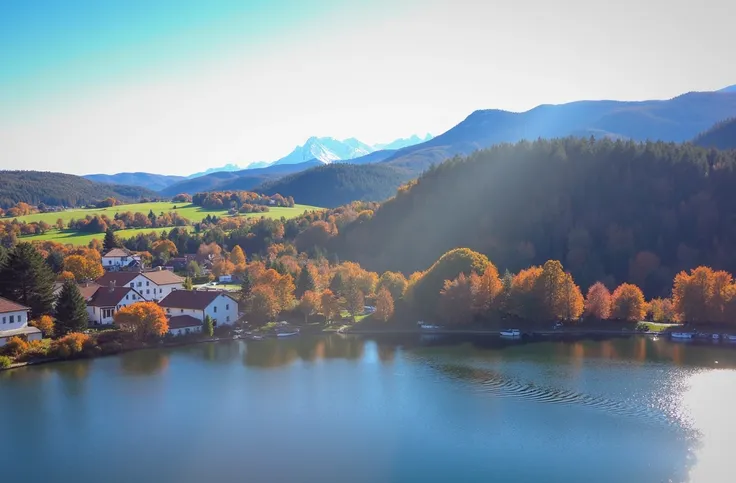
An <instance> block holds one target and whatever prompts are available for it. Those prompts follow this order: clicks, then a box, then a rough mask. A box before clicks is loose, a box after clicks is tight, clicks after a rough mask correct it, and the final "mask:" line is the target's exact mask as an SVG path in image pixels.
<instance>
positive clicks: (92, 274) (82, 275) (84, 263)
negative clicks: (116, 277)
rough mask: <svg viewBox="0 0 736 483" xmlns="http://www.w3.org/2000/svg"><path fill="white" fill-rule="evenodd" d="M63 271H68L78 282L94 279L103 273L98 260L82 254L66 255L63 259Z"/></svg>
mask: <svg viewBox="0 0 736 483" xmlns="http://www.w3.org/2000/svg"><path fill="white" fill-rule="evenodd" d="M64 271H65V272H70V273H71V274H72V275H73V276H74V278H75V279H76V280H77V281H78V282H81V281H83V280H94V279H97V278H99V277H101V276H102V275H103V274H104V273H105V270H104V269H103V268H102V264H101V263H100V262H99V261H98V260H96V259H94V258H90V257H87V256H84V255H69V256H68V257H66V258H65V259H64Z"/></svg>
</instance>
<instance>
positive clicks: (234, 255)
mask: <svg viewBox="0 0 736 483" xmlns="http://www.w3.org/2000/svg"><path fill="white" fill-rule="evenodd" d="M230 261H231V262H232V263H233V265H235V269H236V270H238V271H243V269H244V268H245V252H243V249H242V248H240V245H235V248H233V250H232V251H231V252H230Z"/></svg>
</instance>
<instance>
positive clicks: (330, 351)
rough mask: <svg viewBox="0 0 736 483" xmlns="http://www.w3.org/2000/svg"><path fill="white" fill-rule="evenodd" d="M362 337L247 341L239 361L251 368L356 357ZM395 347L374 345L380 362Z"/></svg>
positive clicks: (388, 358)
mask: <svg viewBox="0 0 736 483" xmlns="http://www.w3.org/2000/svg"><path fill="white" fill-rule="evenodd" d="M364 350H365V340H364V339H362V338H360V337H355V336H347V337H345V336H338V335H330V336H315V337H294V338H291V339H282V340H279V339H265V340H262V341H251V342H248V343H247V346H246V349H245V355H244V357H243V363H244V364H245V365H246V366H252V367H279V366H285V365H288V364H291V363H293V362H295V361H297V360H301V361H304V362H317V361H320V360H323V359H346V360H357V359H361V358H362V357H363V355H364ZM395 352H396V346H395V345H392V344H378V355H379V358H380V360H381V361H384V362H386V361H392V360H393V358H394V353H395Z"/></svg>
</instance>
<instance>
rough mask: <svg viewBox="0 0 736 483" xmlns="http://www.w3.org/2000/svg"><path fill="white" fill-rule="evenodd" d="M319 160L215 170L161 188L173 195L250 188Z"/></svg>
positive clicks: (308, 166)
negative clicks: (233, 169) (234, 169)
mask: <svg viewBox="0 0 736 483" xmlns="http://www.w3.org/2000/svg"><path fill="white" fill-rule="evenodd" d="M321 164H322V163H320V162H319V161H316V160H310V161H307V162H305V163H299V164H285V165H279V166H268V167H266V168H254V169H243V170H240V171H217V172H214V173H211V174H208V175H205V176H200V177H198V178H192V179H185V180H183V181H180V182H178V183H174V184H172V185H171V186H167V187H166V188H164V189H163V190H161V194H162V195H163V196H175V195H177V194H179V193H190V194H194V193H199V192H203V191H217V190H228V189H231V190H232V189H238V190H250V189H253V188H255V187H256V186H258V185H260V184H261V183H264V182H265V181H269V180H272V179H277V178H280V177H282V176H285V175H287V174H291V173H294V172H297V171H303V170H305V169H309V168H311V167H314V166H318V165H321Z"/></svg>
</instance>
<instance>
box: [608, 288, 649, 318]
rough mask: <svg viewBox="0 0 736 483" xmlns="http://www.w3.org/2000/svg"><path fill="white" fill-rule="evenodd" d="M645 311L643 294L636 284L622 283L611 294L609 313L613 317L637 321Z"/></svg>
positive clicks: (645, 304) (642, 316)
mask: <svg viewBox="0 0 736 483" xmlns="http://www.w3.org/2000/svg"><path fill="white" fill-rule="evenodd" d="M646 313H647V303H646V300H644V294H643V293H642V292H641V289H640V288H639V287H637V286H636V285H633V284H630V283H623V284H621V285H619V286H618V287H617V288H616V290H614V291H613V295H611V315H612V316H613V318H615V319H621V320H630V321H638V320H642V319H643V318H644V316H645V315H646Z"/></svg>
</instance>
